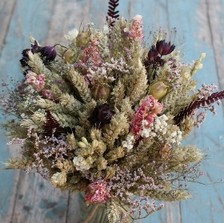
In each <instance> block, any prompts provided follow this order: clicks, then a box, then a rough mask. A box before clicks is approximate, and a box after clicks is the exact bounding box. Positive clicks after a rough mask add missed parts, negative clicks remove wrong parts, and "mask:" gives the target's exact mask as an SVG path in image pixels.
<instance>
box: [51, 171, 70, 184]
mask: <svg viewBox="0 0 224 223" xmlns="http://www.w3.org/2000/svg"><path fill="white" fill-rule="evenodd" d="M66 181H67V175H66V173H65V172H57V173H54V174H53V175H52V177H51V183H52V184H53V185H54V186H56V187H58V186H63V185H65V183H66Z"/></svg>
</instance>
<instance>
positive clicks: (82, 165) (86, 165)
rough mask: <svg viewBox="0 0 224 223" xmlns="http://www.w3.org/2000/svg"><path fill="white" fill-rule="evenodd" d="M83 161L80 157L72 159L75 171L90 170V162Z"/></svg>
mask: <svg viewBox="0 0 224 223" xmlns="http://www.w3.org/2000/svg"><path fill="white" fill-rule="evenodd" d="M88 161H89V160H86V159H84V158H83V157H82V156H76V157H74V158H73V164H74V166H75V168H76V169H77V170H80V171H85V170H89V169H90V167H91V166H90V165H91V162H88Z"/></svg>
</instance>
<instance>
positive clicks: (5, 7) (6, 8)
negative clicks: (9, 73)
mask: <svg viewBox="0 0 224 223" xmlns="http://www.w3.org/2000/svg"><path fill="white" fill-rule="evenodd" d="M15 3H16V1H15V0H11V1H0V21H1V26H0V33H2V34H1V35H0V51H1V48H2V45H3V43H4V41H5V37H6V34H7V31H8V28H9V23H10V20H11V17H12V15H13V12H14V9H15Z"/></svg>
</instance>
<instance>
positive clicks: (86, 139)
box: [3, 0, 224, 223]
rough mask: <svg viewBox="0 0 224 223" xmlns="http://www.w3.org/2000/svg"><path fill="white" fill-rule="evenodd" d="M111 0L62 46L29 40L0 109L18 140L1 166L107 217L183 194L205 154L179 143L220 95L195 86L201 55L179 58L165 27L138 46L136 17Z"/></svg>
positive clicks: (139, 214) (133, 214)
mask: <svg viewBox="0 0 224 223" xmlns="http://www.w3.org/2000/svg"><path fill="white" fill-rule="evenodd" d="M118 2H119V1H118V0H110V1H109V10H108V16H107V23H106V25H105V26H104V28H103V29H102V30H97V29H95V28H94V26H93V25H92V24H90V25H88V26H87V27H86V28H83V29H82V30H79V31H78V30H73V31H71V32H70V33H69V34H68V35H66V36H65V38H66V39H67V42H68V45H67V46H63V45H61V44H55V45H53V46H41V45H40V44H39V43H38V42H37V41H36V40H34V39H32V40H31V48H29V49H25V50H24V51H23V52H22V59H21V60H20V62H21V66H22V68H23V73H24V78H23V80H22V81H21V82H20V83H19V85H18V86H17V87H16V89H15V90H14V91H13V92H11V94H10V96H9V98H8V99H7V101H5V103H4V105H3V110H4V111H6V112H7V114H8V115H9V114H10V115H12V117H13V118H12V120H11V121H8V122H7V123H6V125H5V127H6V129H7V130H8V133H9V136H10V137H11V143H14V142H16V143H20V144H21V157H18V158H17V159H12V160H9V161H8V163H7V165H8V168H19V169H24V170H31V169H34V170H36V171H37V172H38V173H39V174H41V175H42V176H43V177H44V178H46V179H48V180H49V181H50V182H51V183H52V184H53V185H54V186H55V187H58V188H61V189H63V190H64V189H66V190H71V191H84V192H85V201H86V203H88V204H94V205H96V204H105V205H106V206H107V216H108V221H109V222H111V223H114V222H125V221H129V220H130V219H138V218H143V217H145V216H147V215H148V214H151V213H152V212H154V211H156V210H158V209H160V208H161V207H162V204H161V203H160V202H162V201H168V202H171V201H178V200H182V199H186V198H189V197H190V194H189V192H188V190H187V188H186V187H185V186H184V185H185V183H187V182H188V181H189V180H190V181H192V180H194V179H195V178H197V177H198V175H199V174H200V171H198V169H197V167H198V165H199V164H200V161H201V159H202V154H201V152H200V151H199V150H198V149H197V148H196V147H195V146H194V145H185V146H183V145H182V144H181V142H182V140H183V139H184V138H185V137H186V136H187V135H188V134H189V133H190V132H191V130H192V129H193V128H194V126H198V125H199V124H200V123H201V122H202V121H203V119H204V117H205V113H204V111H201V108H202V109H204V110H209V111H211V112H214V106H213V103H214V102H215V101H218V100H219V99H222V98H223V97H224V92H223V91H221V92H217V93H213V92H214V89H215V88H214V86H213V85H209V86H206V85H203V86H202V87H201V88H200V89H198V90H196V81H195V80H194V79H193V76H194V74H195V73H196V71H197V70H198V69H201V68H202V64H201V61H202V59H203V58H204V57H205V54H201V56H200V58H199V59H198V60H196V61H195V62H194V63H192V64H190V65H189V64H186V63H184V62H183V61H182V60H181V53H180V51H179V50H178V49H177V47H176V46H175V45H173V44H172V43H171V42H169V41H168V40H167V39H166V35H165V34H163V33H162V32H159V33H158V35H155V36H154V40H153V42H152V43H151V47H149V48H147V47H145V44H144V36H143V27H142V17H141V16H140V15H137V16H135V17H134V18H133V19H132V20H130V21H127V20H125V19H124V18H119V15H118V11H116V8H117V6H118ZM180 181H183V182H184V183H182V184H181V183H179V182H180ZM121 219H122V220H121Z"/></svg>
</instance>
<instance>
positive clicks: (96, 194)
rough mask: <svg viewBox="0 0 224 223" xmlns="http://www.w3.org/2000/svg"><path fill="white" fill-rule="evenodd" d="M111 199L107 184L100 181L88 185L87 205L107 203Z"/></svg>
mask: <svg viewBox="0 0 224 223" xmlns="http://www.w3.org/2000/svg"><path fill="white" fill-rule="evenodd" d="M109 197H110V194H109V190H108V187H107V182H106V181H104V180H98V181H95V182H93V183H91V184H89V185H88V187H87V188H86V193H85V201H86V202H87V203H92V204H96V203H106V201H107V199H108V198H109Z"/></svg>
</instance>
